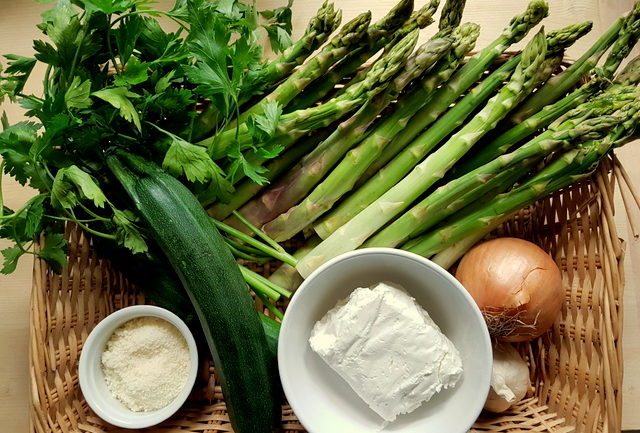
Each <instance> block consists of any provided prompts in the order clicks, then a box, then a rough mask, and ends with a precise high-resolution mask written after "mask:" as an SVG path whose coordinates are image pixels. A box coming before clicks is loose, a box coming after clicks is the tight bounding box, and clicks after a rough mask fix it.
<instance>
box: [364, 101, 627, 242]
mask: <svg viewBox="0 0 640 433" xmlns="http://www.w3.org/2000/svg"><path fill="white" fill-rule="evenodd" d="M603 111H604V112H606V111H608V110H603ZM618 120H619V118H618V117H616V116H610V115H606V114H603V115H601V116H598V117H596V118H591V119H587V120H585V116H584V115H582V114H576V116H575V117H572V118H571V119H568V120H566V121H564V122H562V123H560V124H559V125H554V126H552V127H551V128H550V129H549V130H547V131H545V132H544V133H543V134H541V135H539V136H537V137H535V138H534V139H533V140H531V141H529V142H528V143H526V144H525V145H523V146H522V147H520V148H518V149H517V150H515V151H514V152H512V153H510V154H506V155H503V156H500V157H499V158H496V159H494V160H493V161H490V162H489V163H487V164H484V165H483V166H481V167H479V168H477V169H475V170H473V171H471V172H469V173H467V174H465V175H464V176H461V177H459V178H457V179H455V180H452V181H450V182H449V183H447V184H445V185H443V186H441V187H440V188H438V189H437V190H435V191H434V192H433V193H431V194H430V195H429V196H427V197H426V198H425V199H424V200H422V201H421V202H420V203H418V204H417V205H415V206H414V207H413V208H412V209H411V210H409V211H407V212H405V213H404V214H403V215H402V216H400V217H399V218H398V219H397V220H395V221H394V222H393V223H391V224H390V225H388V226H387V227H385V228H384V229H383V230H381V231H380V232H379V233H378V234H376V235H375V236H373V237H372V238H371V239H369V240H368V241H367V242H366V243H365V244H364V246H365V247H373V246H385V247H396V246H398V245H401V244H402V243H404V242H405V241H406V240H407V239H409V238H410V237H414V236H416V235H417V234H420V233H422V232H425V231H426V230H428V229H430V228H431V227H433V226H434V225H435V224H437V223H439V222H440V221H442V220H443V219H444V218H446V217H447V216H449V215H451V214H452V213H454V212H455V211H457V210H459V209H460V208H461V207H462V206H463V204H464V203H465V201H463V200H459V197H461V196H463V195H465V194H467V193H468V192H470V191H473V192H474V194H470V195H471V197H465V200H469V201H467V203H468V202H472V201H473V200H477V199H479V198H481V197H483V196H484V195H485V193H486V192H487V189H488V188H490V189H493V188H494V182H491V180H492V179H493V178H498V177H500V176H501V175H504V174H505V173H508V171H509V170H510V169H511V168H512V167H513V166H514V165H516V164H520V163H521V162H522V161H525V160H534V161H535V160H540V159H541V158H543V157H545V156H546V155H549V154H551V153H552V152H554V151H556V150H558V149H559V148H561V147H563V146H568V145H569V144H571V145H575V144H576V143H577V142H579V141H587V140H590V139H596V138H598V137H600V136H604V135H606V134H607V132H608V131H609V130H610V129H611V128H613V127H614V126H615V125H616V123H617V122H618ZM507 177H508V178H510V175H509V176H507ZM501 182H502V179H500V180H499V181H496V183H498V184H499V185H500V184H501ZM502 185H503V186H504V187H505V189H506V188H508V187H509V186H511V185H505V184H502Z"/></svg>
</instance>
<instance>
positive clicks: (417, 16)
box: [286, 0, 440, 111]
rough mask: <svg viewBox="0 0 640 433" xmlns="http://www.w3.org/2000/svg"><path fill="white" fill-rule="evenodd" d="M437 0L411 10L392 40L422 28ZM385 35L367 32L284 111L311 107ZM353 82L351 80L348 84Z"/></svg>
mask: <svg viewBox="0 0 640 433" xmlns="http://www.w3.org/2000/svg"><path fill="white" fill-rule="evenodd" d="M439 1H440V0H432V1H431V3H428V4H426V5H425V6H423V7H422V8H421V9H419V10H417V11H414V12H413V14H412V15H411V17H410V18H409V19H408V20H407V21H406V22H405V23H404V25H403V26H402V27H400V28H399V29H398V30H397V31H396V32H395V33H393V40H394V41H396V42H397V41H398V40H400V39H402V38H404V37H405V36H406V35H408V34H409V33H411V32H412V31H413V30H415V29H417V28H424V27H426V26H427V25H429V24H431V23H432V22H433V18H432V16H433V14H434V13H435V11H436V9H437V7H438V2H439ZM388 40H389V36H388V35H387V36H386V37H376V38H372V37H371V32H370V35H369V43H368V44H367V45H363V46H361V47H358V48H357V49H355V50H354V51H353V52H351V53H349V54H347V55H346V56H345V58H344V59H342V60H341V61H340V62H339V63H337V64H335V65H334V66H333V67H332V68H331V69H330V70H329V71H327V73H326V74H325V75H324V76H323V77H322V80H316V81H314V82H313V83H311V84H310V85H309V86H307V87H306V88H305V89H304V90H303V91H302V92H301V93H300V94H299V95H298V96H296V97H295V98H294V99H293V100H292V101H291V102H290V103H289V104H288V105H287V107H286V111H295V110H301V109H304V108H307V107H310V106H312V105H313V104H314V103H316V102H317V101H320V100H321V99H322V98H324V97H325V96H326V95H327V94H329V93H330V92H331V91H332V90H333V89H335V86H336V85H337V84H338V83H340V82H341V81H342V80H343V79H344V77H348V76H350V75H351V74H353V73H354V72H355V71H356V70H357V69H358V68H359V67H360V66H361V65H362V64H363V63H364V62H366V61H367V60H369V59H370V58H371V57H372V56H373V55H374V54H375V53H377V52H378V51H380V49H382V48H383V47H384V46H385V45H386V44H387V42H388ZM351 84H353V83H351Z"/></svg>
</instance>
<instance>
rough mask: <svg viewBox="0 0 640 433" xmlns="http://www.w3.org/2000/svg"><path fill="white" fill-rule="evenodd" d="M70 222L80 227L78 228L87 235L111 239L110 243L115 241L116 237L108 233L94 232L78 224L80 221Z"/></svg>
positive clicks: (84, 225)
mask: <svg viewBox="0 0 640 433" xmlns="http://www.w3.org/2000/svg"><path fill="white" fill-rule="evenodd" d="M70 221H73V222H74V223H76V224H78V225H79V226H80V228H82V229H83V230H85V231H87V232H88V233H91V234H92V235H95V236H98V237H101V238H104V239H111V240H112V241H115V240H116V235H110V234H108V233H102V232H99V231H97V230H94V229H92V228H90V227H89V226H87V225H86V224H83V223H81V222H80V220H77V219H70Z"/></svg>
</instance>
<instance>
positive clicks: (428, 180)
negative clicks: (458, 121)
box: [297, 32, 547, 277]
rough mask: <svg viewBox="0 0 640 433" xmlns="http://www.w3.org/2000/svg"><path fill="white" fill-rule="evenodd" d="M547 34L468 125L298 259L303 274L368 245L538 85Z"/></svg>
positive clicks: (537, 40)
mask: <svg viewBox="0 0 640 433" xmlns="http://www.w3.org/2000/svg"><path fill="white" fill-rule="evenodd" d="M546 47H547V41H546V38H545V36H544V34H543V33H542V32H540V33H538V34H537V35H536V36H535V37H534V38H533V39H532V40H531V42H529V44H527V46H526V47H525V49H524V51H523V52H522V57H521V60H520V63H519V64H518V66H517V68H516V70H515V72H514V73H513V75H512V76H511V79H510V80H509V82H508V83H507V84H505V86H504V87H503V88H502V89H501V90H500V92H499V93H498V94H497V95H496V96H494V97H493V98H492V99H490V100H489V102H487V104H486V105H485V106H484V107H483V109H482V110H481V111H480V112H479V113H478V114H477V115H476V116H474V118H473V119H471V120H470V121H469V122H468V123H467V124H466V125H465V126H464V127H463V128H461V129H460V130H459V131H458V132H457V133H456V134H454V135H453V136H452V137H451V138H450V139H449V140H448V141H447V142H446V143H445V144H443V145H442V146H441V147H440V148H439V149H438V150H437V151H435V152H434V153H432V154H431V155H429V157H428V158H426V159H425V160H424V161H423V162H422V163H420V164H418V165H417V166H416V167H415V168H414V169H413V170H412V171H411V172H410V173H409V174H408V175H407V176H406V177H405V178H404V179H402V180H401V181H400V182H399V183H398V184H396V185H395V186H394V187H393V188H391V189H390V190H389V191H387V192H386V193H385V194H383V195H382V196H381V197H380V198H379V199H378V200H376V201H375V202H374V203H372V204H371V205H369V206H368V207H367V208H366V209H364V210H363V211H362V212H360V213H359V214H358V215H356V216H355V217H354V218H352V219H351V220H350V221H349V222H348V223H346V224H344V225H343V226H342V227H341V228H340V229H338V230H337V231H336V232H334V233H333V234H332V235H331V236H329V237H328V238H327V239H325V240H324V241H323V242H322V243H320V244H319V245H318V246H317V247H316V248H314V249H313V250H312V251H311V252H310V253H309V254H308V255H307V256H305V257H304V258H303V259H302V260H300V262H299V263H298V266H297V269H298V272H300V274H301V275H302V276H303V277H306V276H308V275H309V273H310V272H312V271H313V270H314V269H315V268H316V267H317V266H319V265H320V264H322V263H324V262H326V261H327V260H330V259H331V258H333V257H335V256H337V255H339V254H341V253H344V252H347V251H351V250H353V249H355V248H358V247H359V246H360V245H362V244H363V243H364V242H365V241H366V240H367V239H368V238H369V237H370V236H371V235H372V234H373V233H375V232H376V231H377V230H378V229H380V228H381V227H382V226H383V225H385V224H386V223H387V222H389V221H390V220H391V219H392V218H394V217H395V216H396V215H398V214H400V213H401V212H402V211H404V209H406V208H407V207H408V206H409V205H410V204H411V203H412V202H413V201H414V200H415V199H416V198H418V197H419V196H420V195H421V194H422V193H423V192H424V191H425V190H426V189H427V188H429V187H430V186H431V185H433V183H434V182H436V181H437V180H438V179H440V178H442V176H444V174H445V173H446V171H447V170H448V169H449V168H450V167H451V166H452V165H453V164H454V163H455V161H457V160H458V159H460V157H461V156H462V155H464V154H465V153H466V152H467V151H468V150H469V149H470V148H471V147H472V146H473V144H474V143H475V142H477V141H478V140H479V139H480V138H481V137H482V135H484V134H485V133H487V132H488V131H490V130H491V129H492V128H494V127H495V125H496V123H497V122H498V121H499V120H501V119H502V118H504V116H506V115H507V114H508V112H509V111H510V110H511V109H512V108H513V107H514V106H515V105H516V104H517V103H518V102H519V101H520V100H522V99H523V98H524V97H525V96H526V95H527V94H528V93H529V92H531V91H532V90H533V86H534V85H535V82H534V78H535V75H536V71H537V69H538V68H539V67H540V65H541V64H542V63H543V61H544V59H545V56H546Z"/></svg>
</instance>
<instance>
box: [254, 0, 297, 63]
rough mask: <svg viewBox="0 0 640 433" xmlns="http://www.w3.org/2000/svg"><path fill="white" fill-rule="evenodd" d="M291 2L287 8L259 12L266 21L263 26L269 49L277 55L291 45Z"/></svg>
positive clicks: (291, 1)
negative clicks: (267, 37) (269, 45)
mask: <svg viewBox="0 0 640 433" xmlns="http://www.w3.org/2000/svg"><path fill="white" fill-rule="evenodd" d="M292 4H293V0H289V3H288V4H287V6H283V7H279V8H277V9H274V10H267V11H261V12H260V15H261V16H262V17H263V18H265V19H266V20H267V23H266V24H264V25H263V27H264V28H265V30H266V31H267V35H268V36H269V42H270V44H271V49H272V50H273V51H274V52H276V53H278V52H282V51H284V50H286V49H287V48H289V46H290V45H291V43H292V41H291V30H292V24H291V15H292V13H291V5H292Z"/></svg>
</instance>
